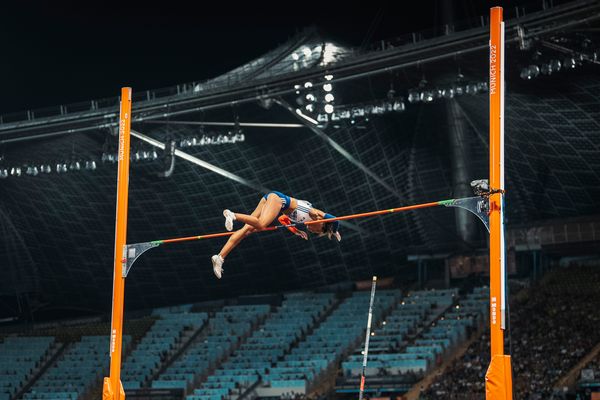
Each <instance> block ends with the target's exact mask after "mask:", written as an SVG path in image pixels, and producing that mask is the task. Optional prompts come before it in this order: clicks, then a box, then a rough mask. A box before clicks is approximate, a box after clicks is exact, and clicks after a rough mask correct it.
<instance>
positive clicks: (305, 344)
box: [268, 290, 400, 393]
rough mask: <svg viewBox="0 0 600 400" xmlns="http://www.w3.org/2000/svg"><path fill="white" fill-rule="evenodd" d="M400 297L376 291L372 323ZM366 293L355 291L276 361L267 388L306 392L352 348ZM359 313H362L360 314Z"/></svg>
mask: <svg viewBox="0 0 600 400" xmlns="http://www.w3.org/2000/svg"><path fill="white" fill-rule="evenodd" d="M399 297H400V291H397V290H380V291H378V292H377V296H376V297H375V302H374V306H373V321H374V322H376V321H378V320H379V319H380V318H381V317H382V315H384V314H385V313H387V312H388V311H389V309H390V308H391V306H392V305H393V304H394V303H395V302H396V301H397V299H398V298H399ZM368 309H369V293H368V292H355V293H353V294H352V296H350V297H348V298H347V299H345V300H344V301H343V302H342V303H341V304H340V305H339V307H338V308H337V309H336V310H335V311H334V312H333V313H332V314H331V315H330V316H329V317H328V318H327V319H326V320H325V321H324V322H323V323H322V324H321V325H320V326H319V327H318V328H317V329H316V330H315V331H314V332H313V333H312V334H311V335H310V336H308V337H307V338H306V339H305V340H304V341H302V342H300V343H299V345H298V347H296V348H294V349H293V350H292V352H291V353H290V354H289V355H287V356H286V357H285V358H284V359H283V360H282V361H280V362H278V363H277V365H276V368H273V369H272V370H271V371H270V374H269V377H268V380H269V381H270V382H271V387H273V385H276V386H277V387H280V388H282V392H286V391H287V392H289V391H292V390H293V391H295V392H296V393H302V391H299V388H304V389H305V390H308V386H309V383H312V382H313V381H315V380H316V379H317V378H318V377H319V375H320V374H321V373H322V372H324V371H325V370H327V369H328V368H329V367H331V366H332V365H333V364H334V363H335V362H337V361H338V360H339V358H340V357H341V356H342V355H343V354H344V353H345V352H346V351H348V350H349V349H350V348H352V346H356V344H357V343H359V340H360V339H361V338H362V336H363V335H364V332H365V328H366V323H367V312H368ZM361 311H362V312H361Z"/></svg>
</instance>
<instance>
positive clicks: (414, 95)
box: [407, 75, 488, 104]
mask: <svg viewBox="0 0 600 400" xmlns="http://www.w3.org/2000/svg"><path fill="white" fill-rule="evenodd" d="M459 76H460V75H459ZM487 91H488V83H487V82H464V81H462V80H460V79H459V80H458V81H457V82H455V83H454V84H452V85H448V86H445V87H435V88H430V87H428V86H427V82H426V81H425V80H422V81H421V84H419V87H417V88H414V89H411V90H409V91H408V96H407V99H408V102H409V103H411V104H415V103H431V102H433V101H435V100H437V99H452V98H454V97H457V96H462V95H465V94H469V95H476V94H479V93H483V92H487Z"/></svg>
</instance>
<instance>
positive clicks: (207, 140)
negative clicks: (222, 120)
mask: <svg viewBox="0 0 600 400" xmlns="http://www.w3.org/2000/svg"><path fill="white" fill-rule="evenodd" d="M245 140H246V136H245V135H244V133H243V132H242V131H241V130H240V131H238V132H237V133H234V132H227V133H226V134H222V133H219V134H217V133H213V134H208V135H206V134H202V135H194V136H189V137H185V138H183V139H180V140H179V147H195V146H211V145H220V144H229V143H231V144H233V143H239V142H243V141H245Z"/></svg>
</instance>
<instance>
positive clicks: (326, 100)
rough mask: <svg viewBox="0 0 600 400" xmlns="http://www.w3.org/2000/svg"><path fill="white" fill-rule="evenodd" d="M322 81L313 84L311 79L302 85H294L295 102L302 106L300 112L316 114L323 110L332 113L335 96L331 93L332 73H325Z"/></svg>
mask: <svg viewBox="0 0 600 400" xmlns="http://www.w3.org/2000/svg"><path fill="white" fill-rule="evenodd" d="M323 78H324V81H322V82H321V83H319V84H313V83H312V82H311V81H306V82H304V84H303V85H300V84H296V85H294V90H295V93H296V96H297V97H296V103H297V104H298V106H300V107H302V108H301V111H302V112H305V113H306V112H307V113H310V114H317V113H321V112H325V113H327V114H331V113H333V110H334V109H335V107H334V104H335V96H334V94H333V83H332V82H331V80H332V79H333V75H331V74H327V75H325V76H324V77H323Z"/></svg>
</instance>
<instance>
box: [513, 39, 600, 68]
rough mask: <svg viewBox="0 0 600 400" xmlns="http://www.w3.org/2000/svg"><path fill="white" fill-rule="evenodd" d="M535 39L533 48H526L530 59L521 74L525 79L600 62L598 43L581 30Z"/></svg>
mask: <svg viewBox="0 0 600 400" xmlns="http://www.w3.org/2000/svg"><path fill="white" fill-rule="evenodd" d="M533 41H534V42H535V43H534V46H533V49H532V50H530V49H529V48H525V50H528V53H529V61H526V62H525V63H526V64H525V66H524V67H522V68H521V72H520V74H519V75H520V77H521V79H523V80H531V79H534V78H537V77H539V76H543V75H545V76H549V75H552V74H554V73H556V72H559V71H569V70H573V69H576V68H578V67H580V66H582V65H584V64H586V63H594V64H599V63H600V60H599V56H600V49H599V48H598V45H597V44H596V43H595V42H594V41H593V40H592V39H591V38H590V37H588V36H587V35H586V34H584V33H581V32H577V33H574V34H570V35H569V34H566V35H564V34H561V35H557V36H553V37H550V38H547V39H543V38H535V39H534V40H533Z"/></svg>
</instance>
